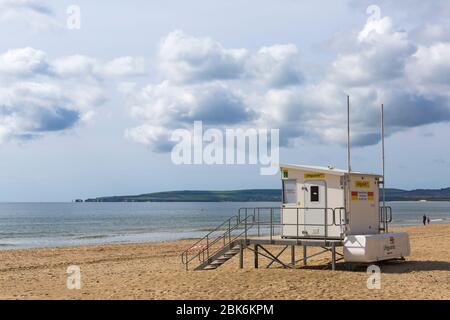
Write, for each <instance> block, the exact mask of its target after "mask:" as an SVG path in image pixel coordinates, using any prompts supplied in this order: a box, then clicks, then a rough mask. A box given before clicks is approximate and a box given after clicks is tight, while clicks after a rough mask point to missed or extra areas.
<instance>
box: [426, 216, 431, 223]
mask: <svg viewBox="0 0 450 320" xmlns="http://www.w3.org/2000/svg"><path fill="white" fill-rule="evenodd" d="M430 222H431V218H430V216H428V217H427V223H428V224H430Z"/></svg>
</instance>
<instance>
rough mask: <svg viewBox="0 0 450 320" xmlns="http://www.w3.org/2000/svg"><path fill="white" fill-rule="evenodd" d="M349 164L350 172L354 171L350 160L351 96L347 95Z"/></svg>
mask: <svg viewBox="0 0 450 320" xmlns="http://www.w3.org/2000/svg"><path fill="white" fill-rule="evenodd" d="M347 164H348V173H350V172H351V171H352V166H351V160H350V96H349V95H347Z"/></svg>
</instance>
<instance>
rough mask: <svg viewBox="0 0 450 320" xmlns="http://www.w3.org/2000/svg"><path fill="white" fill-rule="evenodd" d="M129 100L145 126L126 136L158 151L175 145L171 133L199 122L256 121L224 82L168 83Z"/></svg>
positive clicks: (236, 94)
mask: <svg viewBox="0 0 450 320" xmlns="http://www.w3.org/2000/svg"><path fill="white" fill-rule="evenodd" d="M128 96H129V98H128V104H129V105H130V106H131V112H132V115H133V116H134V117H135V118H136V119H139V121H140V122H144V124H143V125H140V126H138V127H135V128H131V129H129V130H128V131H127V133H126V136H127V137H129V138H131V139H133V140H135V141H137V142H140V143H144V144H146V145H150V146H151V147H152V148H153V149H154V150H156V151H162V150H167V148H168V146H170V145H171V143H170V142H169V141H168V139H169V137H170V134H169V133H170V132H171V130H174V129H177V128H185V127H190V126H192V123H193V122H194V121H196V120H202V121H203V122H204V124H205V126H208V125H209V126H234V125H238V124H243V123H247V122H249V121H251V120H252V118H253V117H254V111H253V110H252V109H250V108H248V107H247V106H246V103H245V101H244V97H243V96H242V94H241V93H240V92H238V91H236V90H233V89H231V88H230V87H228V86H226V85H224V84H222V83H220V82H213V83H207V84H195V85H190V86H177V85H173V84H172V83H170V82H169V81H165V82H163V83H161V84H159V85H149V86H146V87H145V88H142V89H141V90H137V92H128Z"/></svg>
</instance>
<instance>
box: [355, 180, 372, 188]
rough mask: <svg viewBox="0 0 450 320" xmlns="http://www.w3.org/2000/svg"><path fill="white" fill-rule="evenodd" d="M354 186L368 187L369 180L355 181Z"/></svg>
mask: <svg viewBox="0 0 450 320" xmlns="http://www.w3.org/2000/svg"><path fill="white" fill-rule="evenodd" d="M355 188H364V189H369V188H370V181H355Z"/></svg>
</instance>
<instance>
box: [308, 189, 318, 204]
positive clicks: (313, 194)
mask: <svg viewBox="0 0 450 320" xmlns="http://www.w3.org/2000/svg"><path fill="white" fill-rule="evenodd" d="M310 196H311V202H319V186H311V192H310Z"/></svg>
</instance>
